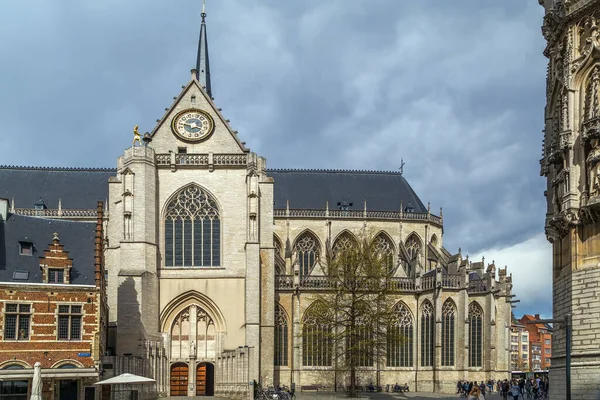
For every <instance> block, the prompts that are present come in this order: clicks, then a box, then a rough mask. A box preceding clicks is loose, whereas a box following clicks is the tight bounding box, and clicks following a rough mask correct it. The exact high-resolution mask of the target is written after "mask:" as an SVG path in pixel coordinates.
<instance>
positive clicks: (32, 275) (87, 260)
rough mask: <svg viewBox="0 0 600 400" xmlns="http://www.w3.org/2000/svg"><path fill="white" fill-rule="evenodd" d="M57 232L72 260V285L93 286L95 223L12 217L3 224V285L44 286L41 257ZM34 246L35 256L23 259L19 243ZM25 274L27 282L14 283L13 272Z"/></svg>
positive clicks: (0, 268)
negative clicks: (42, 284) (25, 283)
mask: <svg viewBox="0 0 600 400" xmlns="http://www.w3.org/2000/svg"><path fill="white" fill-rule="evenodd" d="M54 232H57V233H58V236H59V238H60V243H61V244H62V245H64V250H65V251H67V252H68V253H69V258H71V259H73V268H72V269H71V275H70V281H71V283H73V284H82V285H94V284H95V281H94V245H95V244H94V239H95V236H96V223H92V222H74V221H63V220H52V219H46V218H36V217H25V216H22V215H14V214H12V215H11V214H9V217H8V219H7V221H5V222H0V282H20V283H23V282H28V283H42V271H41V269H40V257H42V256H43V255H44V250H46V249H47V248H48V246H49V245H50V244H51V243H52V238H53V233H54ZM19 242H25V243H33V254H32V255H31V256H29V255H20V254H19V253H20V243H19ZM15 271H21V272H26V273H27V274H25V275H27V279H26V280H15V279H13V276H14V272H15Z"/></svg>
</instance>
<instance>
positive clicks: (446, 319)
mask: <svg viewBox="0 0 600 400" xmlns="http://www.w3.org/2000/svg"><path fill="white" fill-rule="evenodd" d="M455 329H456V306H455V305H454V303H453V302H452V300H450V299H448V300H446V301H445V302H444V305H443V306H442V366H443V367H448V366H453V365H454V354H455V345H454V343H455V334H456V332H455Z"/></svg>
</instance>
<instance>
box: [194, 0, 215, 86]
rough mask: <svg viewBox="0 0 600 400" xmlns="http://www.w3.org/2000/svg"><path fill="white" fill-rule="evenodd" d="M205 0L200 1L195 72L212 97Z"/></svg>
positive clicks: (201, 84)
mask: <svg viewBox="0 0 600 400" xmlns="http://www.w3.org/2000/svg"><path fill="white" fill-rule="evenodd" d="M205 6H206V0H203V1H202V24H201V25H200V40H199V41H198V58H197V59H196V71H197V72H196V73H197V76H196V77H197V78H198V82H199V83H200V86H204V87H205V88H206V93H208V95H209V96H211V97H212V92H211V89H210V65H209V63H208V39H207V38H206V22H205V19H206V12H205V10H204V7H205Z"/></svg>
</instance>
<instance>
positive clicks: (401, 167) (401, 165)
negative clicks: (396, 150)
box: [400, 158, 406, 175]
mask: <svg viewBox="0 0 600 400" xmlns="http://www.w3.org/2000/svg"><path fill="white" fill-rule="evenodd" d="M404 164H406V163H405V162H404V159H402V158H401V159H400V175H403V174H404Z"/></svg>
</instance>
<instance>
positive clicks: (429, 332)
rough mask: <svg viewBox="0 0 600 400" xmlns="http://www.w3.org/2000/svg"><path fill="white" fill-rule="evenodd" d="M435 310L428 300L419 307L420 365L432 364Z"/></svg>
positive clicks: (428, 365) (430, 365)
mask: <svg viewBox="0 0 600 400" xmlns="http://www.w3.org/2000/svg"><path fill="white" fill-rule="evenodd" d="M434 317H435V312H434V309H433V306H432V305H431V303H430V302H429V301H425V302H424V303H423V306H422V307H421V366H422V367H432V366H433V349H434V348H435V346H434V345H435V336H434V326H435V318H434Z"/></svg>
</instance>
